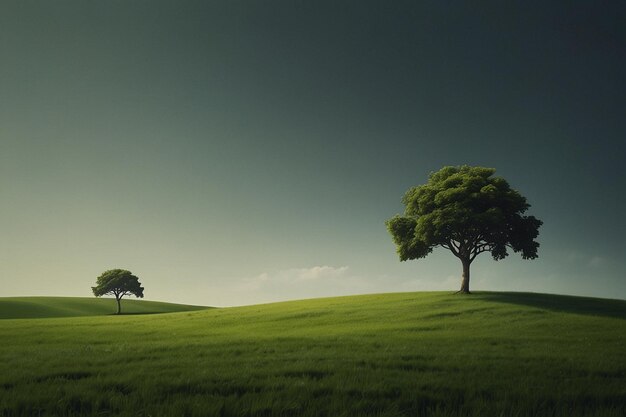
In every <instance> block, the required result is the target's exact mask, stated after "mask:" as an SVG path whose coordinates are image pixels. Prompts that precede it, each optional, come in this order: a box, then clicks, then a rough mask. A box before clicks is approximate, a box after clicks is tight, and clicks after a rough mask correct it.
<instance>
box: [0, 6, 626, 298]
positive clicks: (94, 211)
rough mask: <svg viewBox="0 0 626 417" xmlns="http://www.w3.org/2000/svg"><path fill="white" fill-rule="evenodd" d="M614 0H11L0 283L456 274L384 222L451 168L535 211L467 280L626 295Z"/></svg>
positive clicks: (24, 288) (268, 287)
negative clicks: (410, 193)
mask: <svg viewBox="0 0 626 417" xmlns="http://www.w3.org/2000/svg"><path fill="white" fill-rule="evenodd" d="M624 21H626V6H625V5H624V3H623V2H613V1H607V2H601V1H600V2H587V1H562V2H560V1H553V2H544V1H539V2H534V1H524V2H519V3H518V2H499V1H486V2H479V3H476V2H469V1H468V2H461V1H460V2H451V1H441V0H436V1H393V2H391V1H386V0H381V1H370V0H367V1H358V2H357V1H342V0H332V1H326V0H315V1H303V0H284V1H283V0H266V1H258V0H214V1H209V0H207V1H184V0H176V1H174V0H172V1H157V0H150V1H144V0H134V1H122V0H105V1H85V0H75V1H68V0H57V1H47V0H40V1H33V0H15V1H12V0H3V1H2V2H0V231H1V233H0V284H1V285H0V296H25V295H42V296H43V295H55V296H86V297H88V296H92V294H91V288H90V287H91V286H92V285H95V280H96V278H97V277H98V276H99V275H100V274H101V273H102V272H104V271H105V270H108V269H113V268H123V269H128V270H130V271H132V272H133V273H134V274H135V275H137V276H138V277H139V278H140V281H141V282H142V284H143V286H144V287H145V297H146V299H150V300H162V301H171V302H180V303H188V304H201V305H214V306H233V305H246V304H256V303H265V302H272V301H280V300H290V299H303V298H312V297H321V296H335V295H350V294H362V293H377V292H399V291H433V290H438V291H439V290H444V291H451V292H452V291H456V290H457V289H458V288H459V287H460V275H461V264H460V262H459V260H458V259H457V258H455V257H454V256H453V255H452V254H451V253H450V252H448V251H447V250H445V249H441V248H440V249H436V250H435V251H434V252H433V253H432V254H431V255H430V256H429V257H427V258H426V259H421V260H417V261H409V262H400V261H399V260H398V257H397V255H396V253H395V248H394V245H393V243H392V241H391V237H390V235H389V234H388V232H387V230H386V228H385V224H384V222H385V220H387V219H388V218H390V217H392V216H393V215H395V214H398V213H402V211H403V206H402V204H401V201H400V200H401V197H402V195H403V194H404V193H405V191H406V190H407V189H408V188H409V187H411V186H415V185H419V184H422V183H424V182H425V181H426V180H427V178H428V175H429V173H431V172H433V171H436V170H438V169H440V168H441V167H443V166H446V165H462V164H468V165H481V166H487V167H493V168H496V170H497V172H496V175H498V176H502V177H504V178H505V179H507V180H508V181H509V183H510V184H511V185H512V187H513V188H515V189H517V190H518V191H520V192H521V193H522V194H523V195H524V196H525V197H527V199H528V202H529V203H530V204H531V206H532V207H531V208H530V210H529V211H528V214H531V215H534V216H536V217H537V218H539V219H541V220H542V221H543V222H544V224H543V226H542V227H541V229H540V235H539V239H538V240H539V242H540V245H541V246H540V248H539V258H538V259H536V260H532V261H529V260H522V259H521V257H520V256H519V255H518V254H511V255H510V256H509V257H508V258H506V259H505V260H502V261H499V262H495V261H493V260H492V259H491V258H490V257H489V255H488V254H483V255H481V256H480V257H479V258H478V259H477V260H476V261H475V262H474V263H473V264H472V281H471V284H470V285H471V288H472V289H473V290H488V291H532V292H547V293H561V294H574V295H585V296H595V297H608V298H621V299H626V263H625V261H624V252H625V251H626V245H625V244H624V235H625V234H626V220H625V219H624V212H625V203H626V201H625V197H624V194H625V191H626V176H625V175H624V163H625V162H626V141H625V140H624V138H625V136H626V117H624V116H625V114H626V104H625V97H626V86H625V80H626V77H625V75H626V54H625V53H624V51H625V50H626V25H624V24H623V22H624Z"/></svg>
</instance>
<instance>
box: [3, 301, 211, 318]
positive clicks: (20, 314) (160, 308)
mask: <svg viewBox="0 0 626 417" xmlns="http://www.w3.org/2000/svg"><path fill="white" fill-rule="evenodd" d="M206 308H208V307H201V306H192V305H185V304H172V303H163V302H159V301H143V300H127V299H122V314H154V313H172V312H175V311H189V310H202V309H206ZM115 312H117V303H116V302H115V299H114V298H95V297H92V298H86V297H0V319H21V318H44V317H76V316H101V315H105V314H114V313H115Z"/></svg>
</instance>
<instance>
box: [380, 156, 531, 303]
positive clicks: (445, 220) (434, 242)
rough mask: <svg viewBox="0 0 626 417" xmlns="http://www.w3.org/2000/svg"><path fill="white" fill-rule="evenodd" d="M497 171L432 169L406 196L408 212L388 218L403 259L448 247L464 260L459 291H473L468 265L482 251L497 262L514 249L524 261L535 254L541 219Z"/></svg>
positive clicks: (451, 168) (389, 226) (457, 167)
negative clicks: (537, 217)
mask: <svg viewBox="0 0 626 417" xmlns="http://www.w3.org/2000/svg"><path fill="white" fill-rule="evenodd" d="M495 171H496V170H495V169H493V168H484V167H472V166H467V165H463V166H447V167H444V168H442V169H440V170H439V171H437V172H434V173H431V175H430V177H429V178H428V182H427V183H426V184H424V185H420V186H417V187H412V188H410V189H409V190H408V191H407V192H406V194H405V195H404V197H403V198H402V203H403V204H404V205H405V207H406V208H405V210H404V215H403V216H400V215H396V216H394V217H393V218H391V219H389V220H388V221H387V222H386V224H387V229H388V230H389V233H391V236H392V238H393V241H394V243H395V244H396V250H397V253H398V256H399V257H400V260H401V261H406V260H409V259H418V258H424V257H425V256H427V255H428V254H429V253H430V252H432V250H433V249H434V248H435V247H438V246H441V247H443V248H446V249H448V250H450V251H451V252H452V253H453V254H454V255H455V256H456V257H458V258H459V259H461V261H462V263H463V266H464V280H463V284H462V286H461V291H463V292H469V265H470V264H471V262H472V261H473V260H474V259H475V258H476V256H478V255H479V254H481V253H483V252H490V253H491V256H492V257H493V259H494V260H496V261H497V260H500V259H504V258H505V257H506V256H507V255H508V251H507V250H508V249H511V250H513V252H520V253H521V255H522V258H524V259H534V258H536V257H537V248H538V247H539V243H538V242H536V241H535V238H536V237H537V236H538V235H539V227H540V226H541V224H542V222H541V221H540V220H538V219H536V218H535V217H533V216H526V215H524V213H525V212H526V210H528V208H529V207H530V205H529V204H528V203H527V201H526V198H524V197H523V196H522V195H521V194H520V193H519V192H517V191H516V190H514V189H512V188H511V187H510V186H509V184H508V182H506V180H504V179H503V178H500V177H494V176H493V174H494V173H495ZM466 275H467V277H466ZM465 278H467V279H465Z"/></svg>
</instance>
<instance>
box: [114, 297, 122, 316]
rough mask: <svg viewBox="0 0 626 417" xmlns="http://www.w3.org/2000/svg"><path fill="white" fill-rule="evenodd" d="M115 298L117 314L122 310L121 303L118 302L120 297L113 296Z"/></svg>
mask: <svg viewBox="0 0 626 417" xmlns="http://www.w3.org/2000/svg"><path fill="white" fill-rule="evenodd" d="M115 300H116V301H117V314H120V313H121V312H122V305H121V304H120V298H118V297H115Z"/></svg>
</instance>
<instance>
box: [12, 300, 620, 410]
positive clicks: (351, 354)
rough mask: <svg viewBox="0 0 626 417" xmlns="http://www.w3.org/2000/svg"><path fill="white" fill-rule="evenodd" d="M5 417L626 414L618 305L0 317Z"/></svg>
mask: <svg viewBox="0 0 626 417" xmlns="http://www.w3.org/2000/svg"><path fill="white" fill-rule="evenodd" d="M0 340H2V343H0V359H2V360H1V361H0V416H13V417H20V416H33V415H46V416H76V415H82V416H102V415H115V416H148V415H151V416H154V417H159V416H163V417H164V416H192V417H193V416H249V417H253V416H259V417H260V416H265V417H273V416H276V417H278V416H304V417H313V416H355V417H359V416H363V417H365V416H380V417H402V416H427V417H443V416H448V417H451V416H464V417H474V416H475V417H478V416H520V417H524V416H553V417H565V416H567V417H576V416H597V417H600V416H605V417H610V416H615V417H618V416H624V415H626V399H625V397H624V386H626V361H624V348H623V347H624V346H625V345H626V302H625V301H617V300H600V299H590V298H582V297H565V296H554V295H542V294H516V293H476V294H475V295H474V296H473V297H471V298H459V297H454V296H451V295H448V294H443V293H404V294H376V295H367V296H357V297H341V298H329V299H317V300H306V301H298V302H287V303H276V304H268V305H260V306H248V307H237V308H225V309H211V310H203V311H194V312H182V313H172V314H159V315H142V316H104V317H76V318H58V319H22V320H0Z"/></svg>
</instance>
